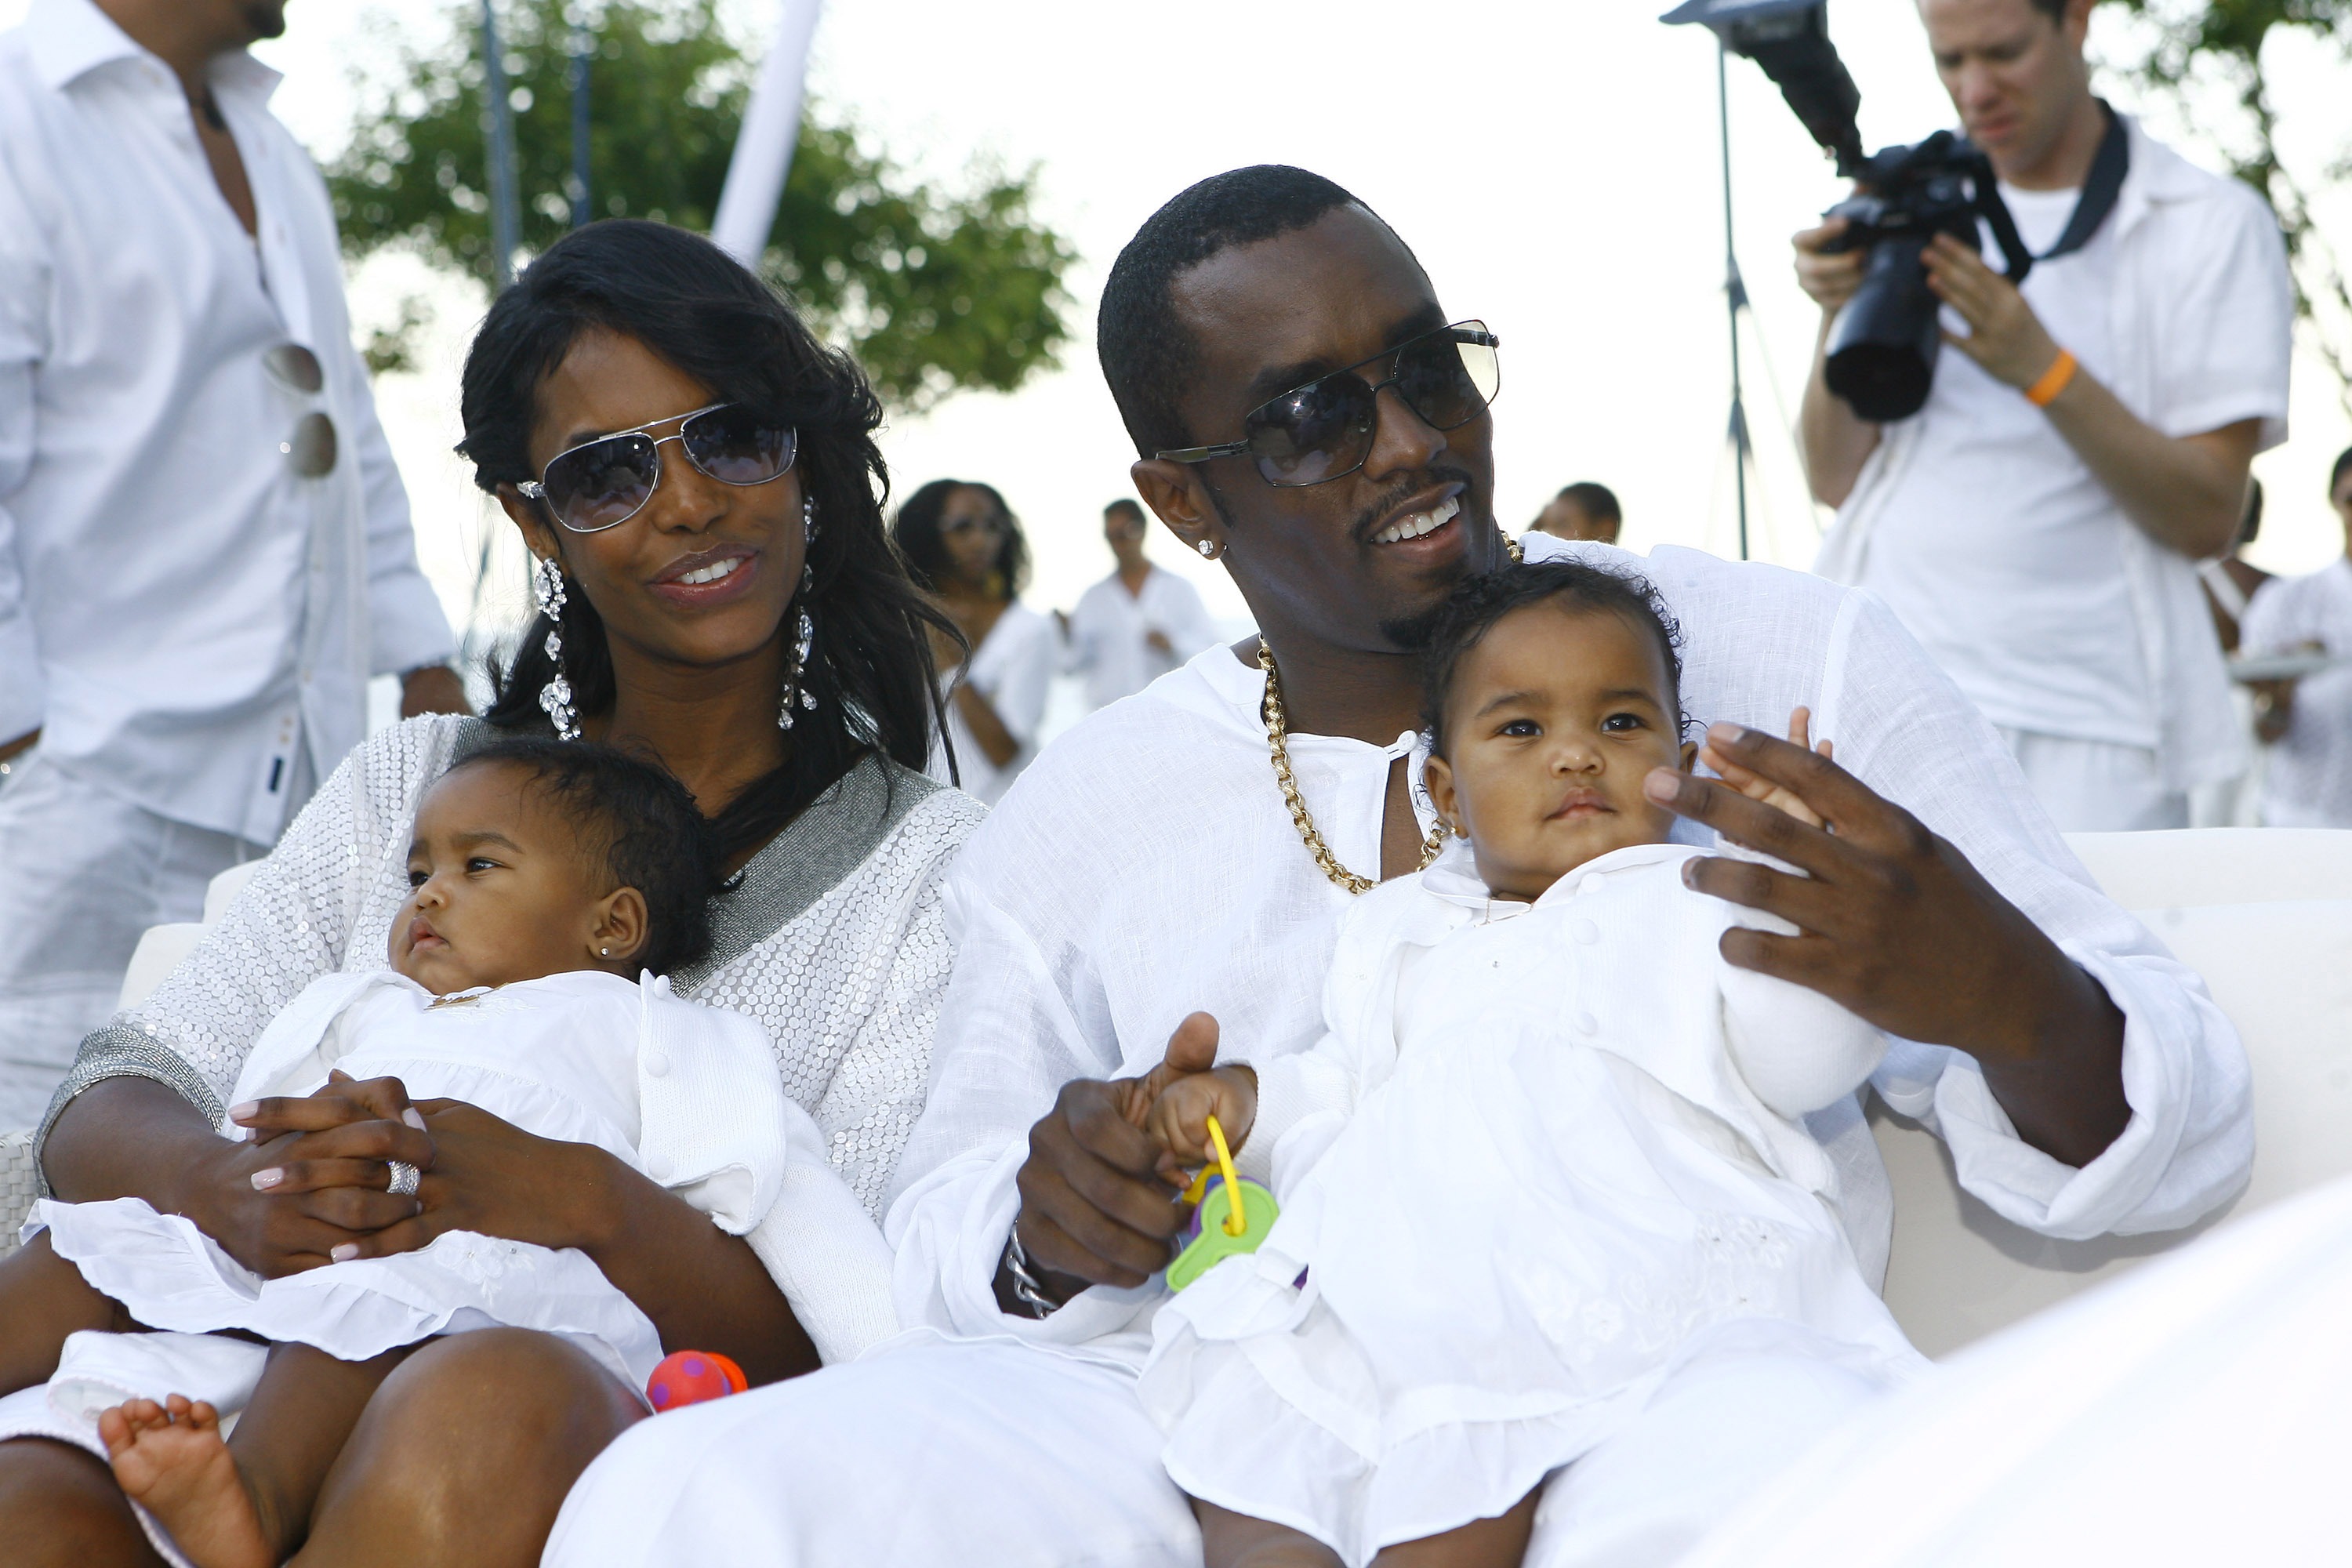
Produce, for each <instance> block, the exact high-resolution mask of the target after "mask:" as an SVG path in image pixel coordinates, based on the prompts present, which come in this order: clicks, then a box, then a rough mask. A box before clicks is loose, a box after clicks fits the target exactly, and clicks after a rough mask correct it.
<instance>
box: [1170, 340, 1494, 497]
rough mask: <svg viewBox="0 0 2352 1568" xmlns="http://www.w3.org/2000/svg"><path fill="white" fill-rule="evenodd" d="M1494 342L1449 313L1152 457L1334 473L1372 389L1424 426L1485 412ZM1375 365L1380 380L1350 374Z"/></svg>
mask: <svg viewBox="0 0 2352 1568" xmlns="http://www.w3.org/2000/svg"><path fill="white" fill-rule="evenodd" d="M1501 341H1502V340H1501V339H1499V338H1497V337H1496V335H1495V334H1494V333H1492V332H1490V331H1487V330H1486V322H1484V321H1456V322H1454V324H1453V325H1451V326H1445V327H1440V328H1438V329H1437V330H1436V331H1432V332H1423V334H1422V335H1421V336H1419V337H1417V338H1409V339H1407V340H1406V341H1405V342H1402V343H1399V344H1398V345H1397V346H1396V347H1394V348H1392V349H1382V350H1381V352H1380V353H1376V354H1374V355H1373V356H1372V357H1371V358H1370V359H1368V360H1364V361H1361V362H1360V363H1356V364H1351V365H1349V366H1348V367H1347V368H1346V369H1344V370H1335V371H1333V372H1331V374H1328V375H1320V376H1318V377H1316V378H1315V379H1314V380H1313V381H1310V382H1308V383H1307V384H1306V385H1304V386H1295V387H1292V388H1291V389H1290V390H1289V391H1288V392H1286V393H1284V394H1283V395H1281V396H1279V397H1276V398H1272V399H1269V400H1268V401H1266V402H1265V403H1261V404H1259V405H1257V406H1256V407H1255V408H1253V409H1251V410H1250V411H1249V412H1248V413H1247V414H1245V415H1244V416H1242V430H1243V432H1244V434H1243V437H1242V439H1240V440H1238V441H1225V442H1222V443H1220V444H1219V445H1217V446H1214V447H1178V448H1177V449H1175V450H1174V451H1169V452H1160V453H1157V454H1155V455H1156V456H1158V457H1160V458H1165V459H1166V460H1167V461H1169V462H1171V463H1205V462H1207V461H1208V460H1209V459H1210V458H1238V457H1242V456H1244V455H1246V456H1248V457H1250V458H1255V459H1256V462H1257V471H1258V473H1259V474H1260V475H1261V476H1263V477H1264V479H1265V482H1266V483H1267V484H1270V485H1319V484H1322V483H1324V482H1325V481H1327V480H1330V479H1346V478H1347V477H1348V476H1349V474H1352V473H1354V472H1355V471H1356V470H1357V469H1359V468H1362V467H1363V466H1364V459H1365V458H1368V457H1370V455H1371V450H1372V435H1373V432H1374V431H1375V430H1377V429H1378V428H1379V426H1380V420H1381V411H1380V396H1381V393H1383V392H1385V391H1387V390H1388V389H1389V388H1391V387H1394V388H1395V389H1396V395H1398V396H1399V397H1401V398H1402V399H1403V400H1404V404H1405V406H1406V407H1408V408H1410V409H1412V411H1413V413H1414V414H1416V415H1418V416H1420V417H1421V418H1422V419H1423V421H1424V422H1425V423H1427V424H1428V425H1429V426H1430V427H1431V428H1432V429H1436V430H1458V429H1460V428H1461V427H1462V426H1465V425H1467V424H1469V423H1470V421H1472V420H1473V419H1475V418H1477V417H1478V416H1480V415H1481V414H1484V413H1486V405H1488V404H1490V403H1492V402H1494V401H1495V395H1496V393H1497V392H1500V391H1501V390H1502V388H1503V367H1502V363H1501V362H1500V361H1499V360H1497V359H1496V357H1495V348H1496V344H1497V343H1499V342H1501ZM1381 367H1386V368H1387V369H1388V378H1387V379H1386V380H1384V381H1374V380H1371V379H1370V378H1369V377H1367V376H1365V375H1363V374H1360V373H1361V372H1363V371H1366V370H1370V371H1372V372H1373V374H1379V369H1380V368H1381Z"/></svg>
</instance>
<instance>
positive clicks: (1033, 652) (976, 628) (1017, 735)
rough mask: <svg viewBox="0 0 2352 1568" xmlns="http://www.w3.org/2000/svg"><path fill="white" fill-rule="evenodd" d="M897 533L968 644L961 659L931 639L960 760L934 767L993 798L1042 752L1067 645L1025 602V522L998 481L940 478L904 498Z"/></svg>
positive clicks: (944, 642)
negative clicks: (1041, 728) (943, 671)
mask: <svg viewBox="0 0 2352 1568" xmlns="http://www.w3.org/2000/svg"><path fill="white" fill-rule="evenodd" d="M891 537H892V538H894V539H896V540H897V541H898V550H899V552H900V553H901V554H903V555H904V556H905V557H906V558H907V566H908V570H909V571H911V572H912V573H913V574H914V575H915V581H917V582H918V583H919V584H922V585H923V586H924V587H925V588H927V589H929V591H930V594H931V595H932V597H933V598H934V599H936V600H937V601H938V602H939V605H940V608H941V609H942V610H945V611H946V612H947V614H948V616H949V617H950V619H952V620H953V621H954V623H955V626H956V629H957V630H958V631H960V632H961V634H962V637H963V647H968V648H970V649H971V654H970V656H969V657H964V655H963V648H961V647H957V646H956V644H955V643H954V642H953V641H952V640H950V639H949V638H947V637H934V638H933V640H932V645H931V652H932V655H933V657H934V658H937V659H938V660H939V661H940V666H941V668H947V669H949V670H950V679H952V680H953V683H954V684H953V686H952V688H951V689H950V696H949V699H948V716H947V726H946V728H947V736H948V739H949V741H950V742H951V743H952V747H953V758H954V766H953V770H952V771H950V767H949V758H948V756H947V755H946V754H944V753H943V754H940V755H939V756H936V757H934V758H933V760H932V767H931V774H932V776H933V777H934V778H939V779H947V780H952V781H953V782H956V783H959V784H962V785H963V787H964V788H965V789H966V790H968V791H970V792H971V794H972V795H977V796H978V797H980V799H982V800H983V801H985V802H987V803H988V804H989V805H995V804H996V803H997V802H998V801H1000V800H1002V799H1003V798H1004V792H1005V791H1006V790H1008V789H1011V788H1012V787H1013V779H1014V778H1015V777H1016V776H1018V774H1019V773H1020V772H1021V770H1022V769H1023V768H1024V767H1026V766H1028V765H1029V759H1030V758H1031V757H1033V756H1035V755H1036V754H1037V727H1038V725H1039V724H1040V723H1041V722H1043V721H1044V720H1045V694H1046V689H1047V688H1048V687H1049V686H1050V685H1051V683H1052V681H1053V679H1054V668H1055V664H1056V663H1057V662H1058V661H1059V658H1060V651H1061V645H1060V641H1059V639H1058V637H1056V635H1055V630H1054V625H1053V623H1052V622H1051V621H1049V620H1047V619H1046V618H1045V616H1041V615H1039V614H1038V613H1037V612H1036V611H1034V610H1033V609H1031V608H1030V607H1029V606H1028V605H1024V604H1023V603H1022V602H1021V598H1020V595H1021V590H1022V588H1023V586H1024V584H1026V582H1027V579H1028V576H1029V542H1028V541H1027V540H1026V539H1024V537H1022V533H1021V520H1020V519H1019V518H1016V517H1014V516H1013V511H1012V509H1011V508H1009V507H1007V506H1006V505H1005V504H1004V498H1003V496H1001V495H999V494H997V493H996V487H995V486H993V485H983V484H976V483H972V482H970V481H967V480H963V479H933V480H932V481H931V482H930V483H929V484H927V485H925V486H924V487H923V488H922V489H919V490H917V491H916V492H915V493H914V494H913V495H910V496H908V498H907V499H906V500H905V501H904V502H903V503H901V504H900V506H899V508H898V521H897V523H896V524H895V525H893V527H892V529H891ZM959 661H961V668H954V667H956V666H957V665H958V663H959Z"/></svg>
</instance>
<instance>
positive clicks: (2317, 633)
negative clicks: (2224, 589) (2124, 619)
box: [2243, 447, 2352, 827]
mask: <svg viewBox="0 0 2352 1568" xmlns="http://www.w3.org/2000/svg"><path fill="white" fill-rule="evenodd" d="M2327 500H2328V503H2329V504H2330V505H2332V506H2334V507H2335V508H2336V516H2337V517H2338V518H2340V519H2342V520H2343V523H2344V550H2345V553H2344V554H2342V555H2338V556H2337V557H2336V559H2335V560H2333V561H2331V562H2329V563H2327V564H2326V565H2325V566H2323V567H2321V568H2320V569H2319V570H2318V571H2316V572H2314V573H2313V574H2311V575H2310V576H2308V577H2275V578H2273V579H2272V580H2271V581H2270V582H2268V583H2265V584H2263V585H2262V586H2261V587H2260V588H2258V589H2256V590H2255V592H2254V597H2253V602H2252V604H2251V605H2248V606H2247V608H2246V633H2245V640H2244V645H2243V646H2244V651H2245V652H2246V653H2247V654H2248V655H2250V656H2263V655H2271V654H2286V653H2316V654H2326V655H2328V656H2331V657H2333V658H2338V659H2342V660H2345V661H2346V662H2343V663H2339V664H2336V665H2332V666H2330V667H2329V668H2325V669H2320V670H2315V671H2314V672H2313V673H2311V674H2309V675H2306V676H2304V677H2302V678H2301V679H2294V680H2278V681H2264V682H2263V683H2262V684H2261V686H2260V687H2259V688H2258V689H2257V694H2256V706H2257V709H2258V710H2259V718H2258V720H2257V726H2258V730H2257V732H2258V733H2259V734H2260V735H2261V736H2262V738H2263V741H2264V742H2268V752H2269V755H2268V759H2267V760H2268V763H2269V768H2268V771H2267V773H2265V775H2264V777H2263V824H2264V825H2265V826H2271V827H2352V447H2346V448H2345V449H2344V450H2343V452H2341V453H2340V454H2338V455H2337V457H2336V467H2335V468H2334V469H2333V470H2332V471H2331V472H2330V473H2329V475H2328V479H2327Z"/></svg>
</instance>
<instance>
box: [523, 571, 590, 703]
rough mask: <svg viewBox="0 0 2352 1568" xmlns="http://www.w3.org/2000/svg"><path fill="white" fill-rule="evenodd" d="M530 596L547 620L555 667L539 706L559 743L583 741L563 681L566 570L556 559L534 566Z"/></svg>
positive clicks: (567, 684) (569, 688) (568, 685)
mask: <svg viewBox="0 0 2352 1568" xmlns="http://www.w3.org/2000/svg"><path fill="white" fill-rule="evenodd" d="M530 596H531V597H532V598H533V599H535V600H537V601H538V603H539V613H540V614H541V615H542V616H546V617H547V641H546V642H545V643H543V644H541V647H544V648H545V649H546V650H547V658H548V662H549V663H551V664H552V665H554V666H555V674H554V676H553V678H552V679H550V680H549V681H548V683H547V684H546V685H545V686H542V687H541V688H540V689H539V706H540V708H541V710H543V711H544V712H545V713H546V714H547V719H548V722H549V723H551V724H553V725H554V726H555V738H556V739H557V740H559V741H576V740H578V739H579V738H580V724H579V721H578V720H577V719H576V718H575V717H574V716H573V714H572V682H570V681H569V680H566V679H564V678H563V637H562V632H561V630H560V628H561V627H562V625H563V596H564V595H563V568H562V567H561V566H558V565H557V564H556V563H555V561H554V558H553V557H544V558H541V560H538V561H535V562H533V563H531V568H530Z"/></svg>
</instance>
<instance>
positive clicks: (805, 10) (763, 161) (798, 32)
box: [710, 0, 821, 268]
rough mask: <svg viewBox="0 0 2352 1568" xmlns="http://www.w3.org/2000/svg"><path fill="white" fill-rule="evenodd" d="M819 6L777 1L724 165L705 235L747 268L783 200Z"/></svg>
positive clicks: (811, 0) (806, 0)
mask: <svg viewBox="0 0 2352 1568" xmlns="http://www.w3.org/2000/svg"><path fill="white" fill-rule="evenodd" d="M820 5H821V0H779V3H778V5H777V7H776V32H775V37H774V40H773V41H772V43H771V44H770V45H769V46H768V58H766V59H764V60H762V61H761V63H760V79H759V80H758V81H757V82H755V83H753V84H752V87H751V104H750V106H749V107H748V108H746V109H745V110H744V111H743V129H742V130H741V131H740V132H739V133H738V134H737V135H736V138H735V155H734V156H733V157H732V158H731V159H730V160H729V162H728V164H727V185H726V188H725V189H724V190H722V191H720V192H719V216H717V218H716V219H715V220H713V222H712V223H711V226H710V237H711V238H712V239H714V240H717V241H718V242H719V248H720V249H722V250H724V251H726V252H727V253H728V254H730V255H731V256H733V257H734V258H736V259H737V260H738V261H740V262H742V263H743V265H745V266H746V267H754V268H756V267H757V266H758V265H759V264H760V254H761V251H763V250H764V249H766V248H767V244H768V231H769V230H770V229H772V228H773V227H774V226H775V223H776V204H777V203H778V202H779V201H781V200H782V199H783V195H784V175H785V174H786V173H788V172H789V171H790V170H791V168H792V166H793V144H794V143H795V142H798V141H799V140H800V132H801V87H802V83H803V79H805V78H806V76H807V74H808V52H809V40H810V39H811V38H813V37H815V36H816V17H817V11H818V8H819V6H820Z"/></svg>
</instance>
